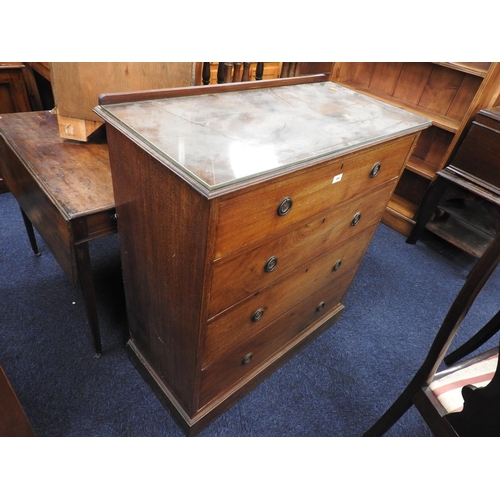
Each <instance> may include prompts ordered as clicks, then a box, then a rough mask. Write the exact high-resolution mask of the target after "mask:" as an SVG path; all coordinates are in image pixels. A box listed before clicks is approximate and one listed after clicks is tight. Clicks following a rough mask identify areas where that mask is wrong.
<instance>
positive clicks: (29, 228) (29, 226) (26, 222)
mask: <svg viewBox="0 0 500 500" xmlns="http://www.w3.org/2000/svg"><path fill="white" fill-rule="evenodd" d="M21 214H22V215H23V221H24V226H25V227H26V232H27V233H28V238H29V240H30V244H31V249H32V250H33V253H34V254H35V255H36V256H37V257H39V256H40V252H39V251H38V245H37V243H36V238H35V231H34V230H33V224H32V223H31V221H30V220H29V219H28V216H27V215H26V214H25V213H24V210H23V209H22V208H21Z"/></svg>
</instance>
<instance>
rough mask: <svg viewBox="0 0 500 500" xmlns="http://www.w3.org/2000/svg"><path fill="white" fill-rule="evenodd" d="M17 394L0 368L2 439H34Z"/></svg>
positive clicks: (0, 425)
mask: <svg viewBox="0 0 500 500" xmlns="http://www.w3.org/2000/svg"><path fill="white" fill-rule="evenodd" d="M34 436H35V433H34V431H33V428H32V427H31V424H30V423H29V420H28V418H27V417H26V413H24V410H23V408H22V406H21V404H20V403H19V400H18V399H17V396H16V393H15V392H14V389H12V386H11V385H10V382H9V380H8V378H7V375H5V372H4V371H3V368H2V367H1V366H0V437H34Z"/></svg>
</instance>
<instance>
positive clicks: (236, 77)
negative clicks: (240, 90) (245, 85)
mask: <svg viewBox="0 0 500 500" xmlns="http://www.w3.org/2000/svg"><path fill="white" fill-rule="evenodd" d="M280 70H281V63H278V62H266V63H256V62H236V63H235V62H204V63H196V76H195V83H196V85H215V84H221V83H235V82H248V81H252V80H269V79H272V78H279V74H280Z"/></svg>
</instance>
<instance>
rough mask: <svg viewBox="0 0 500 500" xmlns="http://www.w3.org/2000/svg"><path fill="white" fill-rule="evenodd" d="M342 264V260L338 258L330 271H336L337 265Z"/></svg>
mask: <svg viewBox="0 0 500 500" xmlns="http://www.w3.org/2000/svg"><path fill="white" fill-rule="evenodd" d="M341 265H342V261H341V260H340V259H339V260H338V261H337V262H335V264H333V267H332V271H338V269H339V267H340V266H341Z"/></svg>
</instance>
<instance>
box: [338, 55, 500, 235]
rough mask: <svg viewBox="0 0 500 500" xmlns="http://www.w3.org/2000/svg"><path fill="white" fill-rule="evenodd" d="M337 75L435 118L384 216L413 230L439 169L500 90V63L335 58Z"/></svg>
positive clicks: (407, 231) (400, 228) (393, 224)
mask: <svg viewBox="0 0 500 500" xmlns="http://www.w3.org/2000/svg"><path fill="white" fill-rule="evenodd" d="M331 80H332V81H334V82H336V83H340V84H342V85H344V86H346V87H349V88H351V89H353V90H357V91H358V92H362V93H364V94H367V95H370V96H372V97H375V98H377V99H380V100H382V101H384V102H387V103H389V104H392V105H394V106H398V107H400V108H404V109H406V110H408V111H412V112H413V113H417V114H419V115H421V116H425V117H426V118H428V119H430V120H431V121H432V126H431V127H430V128H428V129H427V130H424V131H423V132H422V133H421V136H420V138H419V141H418V143H417V145H416V147H415V149H414V151H413V153H412V155H411V157H410V159H409V161H408V163H407V165H406V167H405V170H404V172H403V174H402V176H401V179H400V181H399V183H398V185H397V187H396V189H395V191H394V194H393V196H392V197H391V201H390V203H389V206H388V207H387V210H386V213H385V215H384V218H383V222H384V223H386V224H387V225H389V226H390V227H392V228H394V229H396V230H397V231H399V232H401V233H402V234H404V235H406V236H408V235H409V234H410V232H411V230H412V228H413V225H414V223H415V216H416V213H417V211H418V208H419V206H420V203H421V201H422V198H423V196H424V194H425V191H426V190H427V188H428V186H429V184H430V183H431V181H432V180H433V179H434V177H435V175H436V173H437V172H438V171H439V170H441V169H442V168H444V167H445V166H446V165H448V163H449V162H450V159H451V158H452V157H453V154H454V153H455V151H456V149H457V147H458V146H459V145H460V142H461V140H462V139H463V137H464V135H465V133H466V132H467V130H468V128H469V127H470V124H471V122H472V120H473V118H474V116H475V115H476V113H477V112H478V111H479V110H480V109H485V108H489V107H492V106H495V105H496V104H497V103H498V102H499V95H500V63H491V62H479V63H474V62H405V63H403V62H401V63H398V62H379V63H377V62H370V63H343V62H342V63H334V65H333V70H332V73H331Z"/></svg>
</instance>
